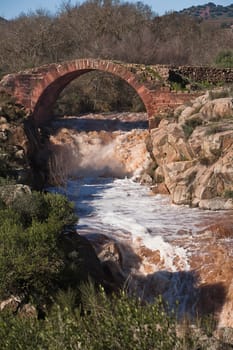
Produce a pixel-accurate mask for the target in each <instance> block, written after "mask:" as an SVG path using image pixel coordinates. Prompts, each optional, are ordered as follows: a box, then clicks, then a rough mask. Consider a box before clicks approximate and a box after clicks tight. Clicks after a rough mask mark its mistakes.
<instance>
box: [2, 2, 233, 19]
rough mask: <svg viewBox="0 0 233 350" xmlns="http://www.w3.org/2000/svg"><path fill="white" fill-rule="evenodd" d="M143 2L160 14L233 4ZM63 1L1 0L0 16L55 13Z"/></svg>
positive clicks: (7, 17) (8, 17)
mask: <svg viewBox="0 0 233 350" xmlns="http://www.w3.org/2000/svg"><path fill="white" fill-rule="evenodd" d="M128 1H129V2H132V3H134V2H135V3H136V2H137V0H128ZM70 2H71V4H75V3H77V2H79V3H80V2H82V1H76V0H71V1H70ZM141 2H143V3H145V4H147V5H149V6H151V7H152V9H153V11H154V12H156V13H158V14H159V15H162V14H164V13H165V12H167V11H172V10H182V9H184V8H187V7H190V6H193V5H203V4H206V3H208V2H213V3H215V4H216V5H223V6H227V5H230V4H233V0H217V1H215V0H199V1H198V0H141ZM61 3H62V0H0V16H1V17H4V18H6V19H11V18H14V17H17V16H18V15H20V14H21V13H22V12H24V13H28V12H29V11H31V10H32V11H34V10H36V9H41V8H43V9H46V10H49V11H50V12H51V13H55V12H56V11H57V10H58V9H59V7H60V5H61Z"/></svg>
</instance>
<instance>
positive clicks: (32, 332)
mask: <svg viewBox="0 0 233 350" xmlns="http://www.w3.org/2000/svg"><path fill="white" fill-rule="evenodd" d="M86 292H87V294H85V293H84V292H83V290H82V293H84V294H83V299H84V300H83V304H84V306H83V308H84V309H83V311H81V310H80V309H79V308H78V309H75V310H74V309H73V310H72V308H70V307H69V305H68V304H67V305H66V306H65V307H64V306H60V305H58V304H56V305H54V307H53V308H52V310H51V312H50V314H49V316H48V317H47V318H46V319H45V320H44V321H37V320H35V319H31V320H30V319H22V318H19V317H17V318H13V317H12V316H9V315H8V316H7V315H1V316H0V326H1V330H0V341H2V347H1V349H2V350H9V349H14V350H17V349H33V348H34V349H51V350H53V349H57V350H63V349H85V350H103V349H106V350H110V349H111V350H118V349H119V350H122V349H127V350H149V349H160V350H166V349H167V350H170V349H173V348H174V347H175V345H178V344H179V339H178V338H177V336H176V322H175V319H173V318H172V317H169V316H168V315H167V314H166V312H165V310H164V307H163V305H162V302H161V300H157V301H156V302H155V303H154V304H153V305H144V306H143V305H142V304H141V303H140V301H139V300H137V299H134V298H128V297H127V296H126V295H125V294H124V293H122V294H121V295H118V296H115V295H113V296H112V297H111V298H109V297H107V296H106V295H105V293H104V292H103V291H101V292H100V293H97V294H96V292H95V290H94V288H93V287H87V290H86Z"/></svg>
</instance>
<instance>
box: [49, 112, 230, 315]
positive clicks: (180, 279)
mask: <svg viewBox="0 0 233 350" xmlns="http://www.w3.org/2000/svg"><path fill="white" fill-rule="evenodd" d="M85 119H87V116H85ZM75 120H76V119H75ZM69 122H70V123H71V126H72V128H71V129H69V130H68V129H61V131H60V134H59V133H58V135H56V136H55V139H54V142H55V144H56V143H58V144H60V146H61V149H63V148H64V145H66V144H69V145H71V148H70V151H69V155H70V154H72V155H73V156H72V157H70V156H67V153H66V154H65V157H63V158H61V160H60V162H59V169H60V164H63V165H64V164H65V165H66V166H67V167H68V168H69V169H70V168H72V167H73V168H74V169H72V172H71V175H73V174H75V173H76V174H77V173H78V174H79V175H81V174H82V175H83V177H81V176H80V177H79V178H76V179H72V180H69V181H68V182H67V184H66V186H65V187H64V188H59V189H52V191H54V190H55V191H59V192H62V193H63V194H65V195H66V196H67V197H68V198H69V199H70V200H72V201H74V202H75V205H76V211H77V214H78V217H79V221H78V223H77V232H78V233H79V234H82V235H85V236H86V237H87V238H88V239H89V240H90V241H91V242H92V243H93V245H94V247H95V249H96V251H97V254H99V257H100V258H101V259H102V258H103V255H101V254H102V253H103V252H106V246H107V249H108V244H110V248H109V249H110V254H109V255H108V254H107V259H112V258H113V259H115V258H114V257H112V255H111V254H112V253H113V255H114V254H115V256H116V255H117V254H118V257H119V259H118V260H117V259H115V260H114V263H115V262H117V264H118V265H119V270H116V271H120V273H121V274H123V275H124V280H125V281H126V287H127V288H128V290H129V291H130V292H133V293H136V294H137V295H139V296H140V297H141V298H142V299H144V300H148V301H153V300H154V297H155V296H157V295H158V294H162V296H163V298H164V300H166V301H167V302H168V305H169V307H171V308H173V307H174V305H176V302H177V301H178V302H179V307H178V310H177V311H178V313H179V314H180V315H184V314H187V315H190V316H193V315H196V313H200V312H201V313H203V312H205V307H206V306H207V311H206V312H209V310H210V308H209V306H208V305H209V301H210V297H209V295H212V296H213V295H214V297H213V298H212V300H211V303H212V306H211V307H212V309H211V312H214V313H215V312H219V311H220V310H219V308H220V307H222V305H223V304H224V298H222V297H221V295H224V293H225V291H224V288H228V286H229V285H230V283H231V280H232V268H231V267H232V259H233V238H232V234H231V232H232V230H230V231H229V232H230V234H228V235H226V232H225V231H224V228H223V230H222V231H221V229H222V227H221V223H225V222H228V223H230V225H231V227H232V226H233V225H232V223H233V213H232V212H221V211H220V212H211V211H204V210H200V209H198V208H192V209H191V208H189V207H187V206H177V205H173V204H171V203H170V198H169V196H166V195H153V194H152V193H151V191H150V189H149V188H148V187H147V186H142V185H140V183H138V182H136V181H134V179H133V177H132V178H129V177H125V178H119V177H117V176H123V174H129V173H134V174H136V173H137V172H138V170H139V171H141V169H146V167H147V166H148V159H149V154H148V153H147V150H146V147H145V138H146V135H147V134H146V132H145V131H143V130H140V129H137V130H132V132H128V133H127V131H121V132H119V131H116V132H115V131H114V132H112V131H108V130H107V131H102V132H96V131H89V132H86V131H81V132H80V130H79V129H80V125H79V127H78V130H75V127H74V126H75V125H74V121H73V120H71V121H70V120H69V119H68V120H65V121H64V125H63V126H67V123H68V124H69ZM114 122H115V121H114ZM79 123H80V121H79ZM59 125H60V124H59ZM90 125H91V126H92V128H93V125H94V124H93V121H92V120H91V124H90ZM101 125H102V124H101ZM59 135H60V136H59ZM73 170H74V171H73ZM106 170H107V171H106ZM55 173H56V172H55ZM89 174H92V175H93V176H92V177H90V176H89ZM97 174H99V175H100V174H102V177H101V176H97ZM107 174H115V177H107ZM85 175H87V176H85ZM103 175H105V176H103ZM108 176H109V175H108ZM213 224H214V225H215V224H216V227H217V228H216V227H213V226H214V225H213ZM211 225H212V228H211ZM223 226H224V225H223ZM218 230H220V234H219V233H218V232H217V231H218ZM106 242H107V243H106ZM111 244H112V245H113V246H114V249H115V248H116V249H115V250H114V249H112V248H111ZM105 258H106V256H104V259H105ZM105 261H106V260H105ZM221 283H223V284H224V287H222V286H221ZM209 287H210V289H208V288H209ZM213 291H214V292H213ZM221 298H222V299H223V300H222V304H221V303H219V300H220V299H221ZM215 299H216V300H215ZM215 304H216V307H215Z"/></svg>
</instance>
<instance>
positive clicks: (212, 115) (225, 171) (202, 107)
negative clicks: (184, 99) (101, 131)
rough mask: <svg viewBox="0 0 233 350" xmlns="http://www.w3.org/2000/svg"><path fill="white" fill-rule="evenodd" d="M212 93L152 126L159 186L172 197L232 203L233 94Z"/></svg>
mask: <svg viewBox="0 0 233 350" xmlns="http://www.w3.org/2000/svg"><path fill="white" fill-rule="evenodd" d="M215 97H217V93H215V95H213V94H211V93H207V94H206V95H204V96H201V97H198V98H197V99H196V100H195V101H193V103H190V105H189V106H182V107H179V108H178V109H177V110H176V111H175V113H174V116H173V117H172V118H170V119H163V120H162V121H161V122H160V124H159V126H158V128H156V129H153V130H152V131H151V140H150V144H149V147H150V152H151V154H152V156H153V157H154V168H155V171H154V172H153V174H152V178H153V181H154V187H153V190H154V192H160V189H161V188H162V189H164V187H165V188H166V189H167V190H168V192H169V193H170V195H171V199H172V202H173V203H176V204H188V205H191V206H194V207H195V206H199V207H200V208H203V209H213V210H217V209H233V201H232V197H233V162H232V160H233V130H232V129H233V99H232V97H222V98H215Z"/></svg>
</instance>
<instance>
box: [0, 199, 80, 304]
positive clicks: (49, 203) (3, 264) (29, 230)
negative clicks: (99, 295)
mask: <svg viewBox="0 0 233 350" xmlns="http://www.w3.org/2000/svg"><path fill="white" fill-rule="evenodd" d="M20 204H21V205H20ZM76 221H77V217H76V216H75V215H74V213H73V205H72V204H71V203H69V202H68V200H67V199H66V198H65V197H63V196H62V195H58V194H56V195H53V194H40V193H33V194H32V195H24V196H20V197H19V198H18V199H17V200H16V201H15V203H14V204H13V205H12V207H11V208H3V209H1V210H0V280H1V285H0V298H5V297H8V296H9V295H11V294H13V295H20V296H22V297H23V298H25V299H28V298H31V299H32V300H33V301H34V302H35V304H36V305H38V304H40V303H42V302H44V301H46V300H47V301H48V300H50V299H51V298H52V296H53V293H54V292H55V291H56V289H57V288H58V285H59V282H60V280H61V278H62V275H61V274H62V271H63V268H64V257H63V252H62V250H61V249H59V245H58V238H59V236H60V234H61V232H62V230H63V229H64V226H66V225H70V224H72V223H74V222H76Z"/></svg>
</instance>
